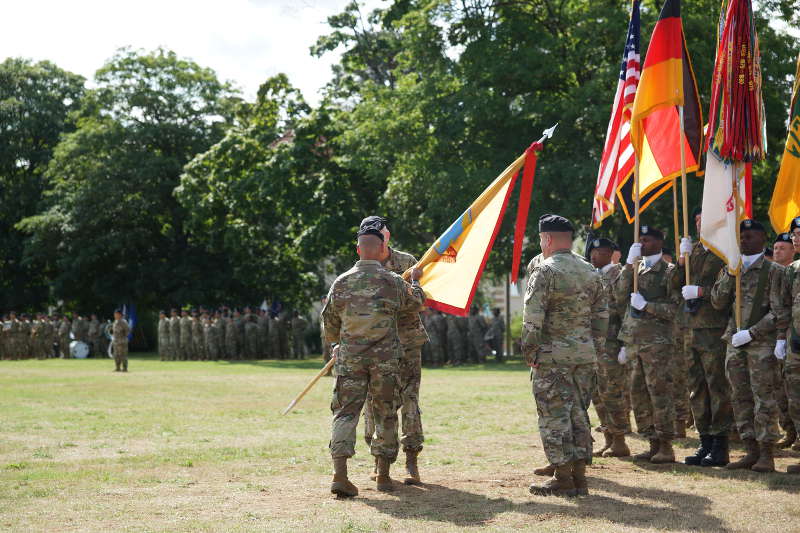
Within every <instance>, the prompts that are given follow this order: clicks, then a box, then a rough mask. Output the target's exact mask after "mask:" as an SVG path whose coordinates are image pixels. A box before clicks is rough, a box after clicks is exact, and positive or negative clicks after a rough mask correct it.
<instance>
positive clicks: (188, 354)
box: [180, 315, 194, 361]
mask: <svg viewBox="0 0 800 533" xmlns="http://www.w3.org/2000/svg"><path fill="white" fill-rule="evenodd" d="M180 327H181V361H191V360H192V359H193V358H194V357H193V355H194V342H193V341H192V332H193V330H194V328H193V327H192V317H190V316H189V315H186V316H182V317H181V326H180Z"/></svg>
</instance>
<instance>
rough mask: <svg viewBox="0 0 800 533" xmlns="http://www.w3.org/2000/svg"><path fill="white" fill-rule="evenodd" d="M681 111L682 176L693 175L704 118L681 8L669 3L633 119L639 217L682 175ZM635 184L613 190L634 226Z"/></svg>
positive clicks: (627, 181) (697, 166)
mask: <svg viewBox="0 0 800 533" xmlns="http://www.w3.org/2000/svg"><path fill="white" fill-rule="evenodd" d="M681 106H683V110H684V115H683V119H684V131H685V133H686V140H685V151H686V172H687V173H689V172H697V171H698V170H699V169H700V154H701V148H702V146H703V129H702V128H703V126H702V125H703V114H702V111H701V110H700V97H699V96H698V94H697V81H696V80H695V77H694V70H693V69H692V61H691V59H690V58H689V51H688V50H687V48H686V39H685V37H684V35H683V21H682V20H681V3H680V0H667V2H666V3H665V4H664V7H663V8H662V9H661V14H660V15H659V17H658V22H657V23H656V27H655V28H654V29H653V35H652V37H651V38H650V45H649V47H648V49H647V57H646V58H645V61H644V67H643V69H642V77H641V79H640V80H639V86H638V88H637V90H636V99H635V100H634V102H633V111H632V116H631V142H632V144H633V148H634V151H635V152H636V157H637V158H638V161H639V196H640V199H639V203H640V207H639V209H640V211H643V210H644V209H645V208H647V206H649V205H650V204H651V203H652V202H653V201H655V199H656V198H658V196H660V195H661V194H662V193H664V192H665V191H667V190H668V189H669V188H670V186H672V184H673V180H674V179H675V178H676V177H678V176H680V175H681V146H680V107H681ZM633 182H634V178H633V175H629V176H628V177H627V178H626V179H625V180H623V181H622V182H621V184H620V187H619V189H617V196H618V197H619V199H620V202H621V204H622V209H623V210H624V211H625V216H626V217H627V218H628V222H633V220H634V206H635V202H634V198H635V191H634V184H633Z"/></svg>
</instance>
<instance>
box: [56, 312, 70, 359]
mask: <svg viewBox="0 0 800 533" xmlns="http://www.w3.org/2000/svg"><path fill="white" fill-rule="evenodd" d="M69 330H70V323H69V320H68V319H66V318H65V319H63V320H61V322H60V323H59V325H58V351H59V352H60V353H61V358H62V359H69V358H70V353H69Z"/></svg>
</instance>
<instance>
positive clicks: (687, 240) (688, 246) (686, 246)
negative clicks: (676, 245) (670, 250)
mask: <svg viewBox="0 0 800 533" xmlns="http://www.w3.org/2000/svg"><path fill="white" fill-rule="evenodd" d="M684 254H685V255H691V254H692V238H691V237H683V238H681V255H684Z"/></svg>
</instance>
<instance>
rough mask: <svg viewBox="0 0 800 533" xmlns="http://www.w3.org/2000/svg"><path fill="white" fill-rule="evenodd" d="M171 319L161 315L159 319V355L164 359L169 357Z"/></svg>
mask: <svg viewBox="0 0 800 533" xmlns="http://www.w3.org/2000/svg"><path fill="white" fill-rule="evenodd" d="M169 352H170V347H169V319H168V318H167V317H160V318H159V319H158V355H159V356H160V358H161V360H162V361H166V360H167V359H169Z"/></svg>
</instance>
